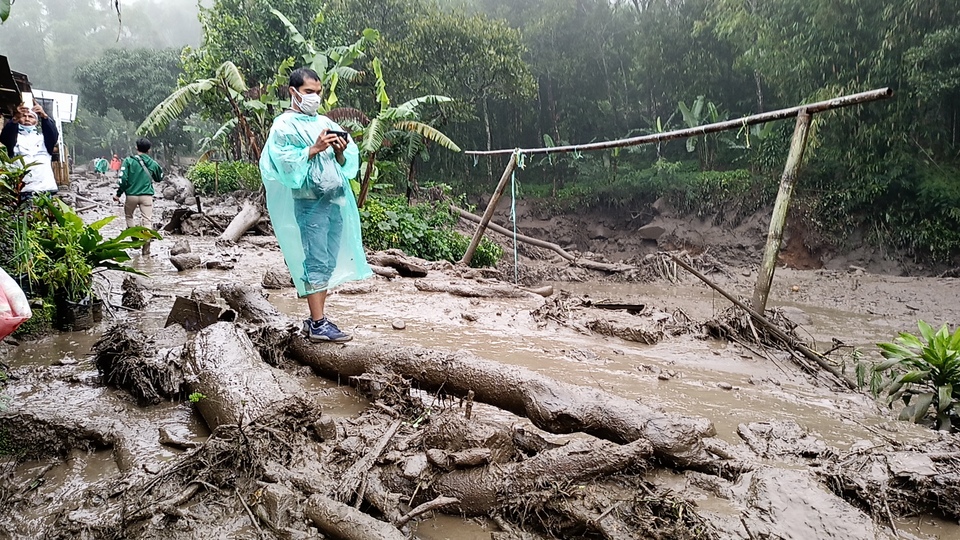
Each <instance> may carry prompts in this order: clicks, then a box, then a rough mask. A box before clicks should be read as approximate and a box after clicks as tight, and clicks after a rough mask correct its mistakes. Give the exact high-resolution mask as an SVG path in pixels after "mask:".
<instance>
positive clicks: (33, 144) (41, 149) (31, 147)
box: [0, 104, 60, 201]
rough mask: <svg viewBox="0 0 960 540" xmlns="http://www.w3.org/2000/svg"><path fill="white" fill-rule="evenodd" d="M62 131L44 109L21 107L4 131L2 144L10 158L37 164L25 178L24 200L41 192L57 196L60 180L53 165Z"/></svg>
mask: <svg viewBox="0 0 960 540" xmlns="http://www.w3.org/2000/svg"><path fill="white" fill-rule="evenodd" d="M58 140H60V132H59V131H57V124H56V123H55V122H54V121H53V120H52V119H51V118H49V117H48V116H47V113H46V112H44V110H43V107H41V106H40V105H38V104H34V106H33V108H32V109H31V108H29V107H27V106H24V105H21V106H20V107H19V108H18V109H17V114H16V116H14V117H13V119H12V120H10V121H9V122H7V123H6V125H4V126H3V130H2V131H0V143H2V144H3V146H5V147H6V148H7V155H8V156H10V157H16V156H23V159H24V162H25V163H28V164H29V163H33V164H34V165H33V166H32V167H31V168H30V172H28V173H27V175H26V176H25V177H24V178H23V186H22V187H20V190H19V191H20V200H21V201H23V200H26V199H30V198H32V197H33V196H34V195H37V194H39V193H51V194H54V193H57V191H58V187H57V180H56V178H55V177H54V176H53V166H52V164H51V162H52V159H53V154H54V152H55V149H56V146H57V141H58Z"/></svg>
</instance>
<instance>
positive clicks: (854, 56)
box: [0, 0, 960, 264]
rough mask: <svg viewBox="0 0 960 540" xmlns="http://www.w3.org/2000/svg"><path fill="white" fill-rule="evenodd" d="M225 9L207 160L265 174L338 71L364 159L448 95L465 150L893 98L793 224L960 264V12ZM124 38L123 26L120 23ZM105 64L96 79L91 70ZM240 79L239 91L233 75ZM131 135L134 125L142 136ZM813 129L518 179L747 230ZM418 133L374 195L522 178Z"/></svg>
mask: <svg viewBox="0 0 960 540" xmlns="http://www.w3.org/2000/svg"><path fill="white" fill-rule="evenodd" d="M43 1H44V2H47V3H50V2H54V3H55V2H57V1H60V0H43ZM90 3H91V5H99V3H98V2H97V1H96V0H91V2H90ZM205 5H206V6H208V7H202V8H200V12H199V20H200V26H201V29H202V32H203V35H202V39H201V40H200V41H199V44H198V45H197V44H194V43H189V42H184V43H182V44H184V45H187V44H188V45H191V47H189V48H187V49H185V50H184V51H183V54H182V55H181V61H180V65H179V69H180V71H179V75H178V77H179V82H178V83H177V84H178V87H179V88H181V89H183V88H187V87H188V86H189V85H190V84H193V83H198V82H203V81H209V84H207V86H206V87H205V88H207V89H208V90H205V91H204V92H203V95H201V96H199V97H198V99H196V100H194V101H193V102H192V103H191V104H190V105H189V106H187V107H186V108H185V110H184V111H183V114H182V116H179V117H178V119H177V120H176V121H175V122H172V123H171V124H170V125H171V126H173V128H175V129H181V130H182V131H185V132H187V133H192V134H193V140H192V143H191V144H193V150H194V151H198V150H200V151H208V150H211V149H214V150H215V151H218V152H221V153H222V154H224V157H226V158H232V159H248V160H249V159H252V157H251V154H254V153H255V152H252V146H251V144H250V141H254V142H256V141H257V140H263V138H264V137H265V134H266V129H267V127H268V126H269V122H270V119H271V118H272V116H273V115H274V114H276V112H278V111H279V110H280V108H281V107H282V106H283V99H284V94H283V92H282V80H283V75H284V74H285V73H287V72H289V70H290V69H291V68H292V67H293V66H294V65H301V64H305V63H306V64H309V63H312V62H316V61H317V58H319V57H324V58H325V60H324V61H325V62H326V64H325V65H328V67H329V68H330V69H329V70H328V74H331V75H332V74H333V73H335V72H336V74H337V76H338V80H337V83H336V87H335V88H336V92H335V94H336V98H337V100H336V102H335V103H330V107H331V108H337V107H339V108H341V109H343V108H351V109H355V110H356V113H357V114H354V115H352V116H350V118H354V119H356V120H357V122H358V123H357V124H356V125H353V126H352V127H351V131H353V132H354V135H355V137H358V136H359V137H366V134H367V132H368V131H369V129H368V128H365V127H364V125H363V122H362V121H361V120H362V119H366V118H376V117H378V111H380V113H379V116H380V117H381V120H383V121H384V122H385V123H389V122H393V123H394V125H393V127H397V126H396V124H398V123H400V122H404V121H407V120H406V119H407V118H408V117H404V119H403V120H398V118H399V117H398V116H397V115H396V114H394V113H395V112H396V111H393V112H389V113H387V114H384V111H388V110H389V107H386V106H385V101H384V99H383V98H384V97H385V96H387V95H389V100H388V101H387V102H386V103H387V104H389V105H390V106H392V105H394V104H396V103H404V102H407V101H408V100H411V99H415V98H419V97H422V96H431V95H438V96H446V97H449V98H451V100H452V101H449V102H431V103H423V104H421V106H420V107H419V108H417V109H416V111H415V113H416V115H415V120H416V121H417V122H420V123H422V124H424V125H427V126H430V127H432V128H435V129H437V130H439V131H441V132H442V133H443V134H445V135H446V136H447V137H449V139H450V140H452V141H453V142H455V143H456V146H459V148H462V149H487V148H515V147H521V148H523V147H527V148H530V147H539V146H554V145H560V144H566V143H583V142H590V141H599V140H608V139H615V138H621V137H625V136H631V135H639V134H644V133H654V132H662V131H668V130H672V129H677V128H682V127H689V126H695V125H701V124H706V123H710V122H713V121H718V120H723V119H732V118H738V117H740V116H744V115H749V114H753V113H756V112H761V111H769V110H773V109H777V108H781V107H789V106H793V105H797V104H799V103H804V102H812V101H818V100H822V99H828V98H831V97H835V96H839V95H843V94H849V93H855V92H860V91H864V90H870V89H875V88H881V87H890V88H892V89H893V90H894V92H895V97H894V98H893V99H890V100H886V101H881V102H875V103H871V104H866V105H862V106H858V107H852V108H848V109H843V110H839V111H836V112H832V113H827V114H820V115H817V116H816V117H815V121H814V126H813V130H812V133H811V138H810V142H809V145H808V149H807V154H806V163H805V167H804V169H803V171H802V173H801V179H800V182H799V184H798V186H797V191H796V194H795V197H796V199H795V203H794V206H793V210H792V217H791V219H792V220H794V221H799V222H800V223H799V225H801V226H802V227H803V228H804V229H805V230H809V231H812V232H814V233H815V234H811V235H810V238H809V240H810V242H815V243H819V244H822V245H832V246H835V247H839V248H844V247H851V246H849V245H848V244H849V243H852V242H859V241H860V240H851V239H854V238H856V239H860V238H866V239H867V241H869V242H872V243H874V244H876V245H881V246H883V247H885V248H892V249H896V250H901V251H902V252H903V253H905V254H907V255H909V256H912V257H914V258H916V259H920V260H933V261H939V262H945V263H949V262H952V263H953V264H957V263H958V262H960V261H958V259H957V257H958V256H960V139H958V135H960V134H958V128H960V118H958V113H960V67H958V66H960V0H922V1H921V0H889V1H884V2H881V1H880V0H812V1H811V0H766V1H764V2H743V1H742V0H680V1H676V0H525V1H523V2H518V1H515V0H302V1H297V2H294V1H293V0H272V1H271V2H269V3H268V2H267V1H266V0H213V1H212V2H210V3H206V4H205ZM18 7H19V6H18ZM271 9H273V10H275V11H272V10H271ZM277 13H279V14H281V15H282V17H281V16H279V15H278V14H277ZM109 16H110V13H109V12H108V11H104V20H108V18H109ZM16 20H17V16H16V15H15V16H13V17H11V19H10V21H8V23H7V24H10V23H11V22H16ZM109 20H113V19H112V18H109ZM5 27H6V25H5ZM367 29H373V30H376V31H377V32H376V33H371V32H369V31H367ZM0 37H2V36H0ZM48 41H53V42H55V40H50V39H48ZM147 46H148V47H153V48H154V49H156V47H157V46H156V45H147ZM164 46H166V45H164ZM18 54H20V53H18ZM158 54H161V53H160V52H158ZM346 57H349V58H346ZM345 58H346V60H349V61H345ZM95 61H97V59H96V58H92V59H90V61H89V62H87V63H83V65H84V66H87V68H86V69H88V70H89V65H90V64H91V63H92V62H95ZM374 61H376V62H377V63H378V64H379V65H380V66H382V73H380V76H375V70H374V68H373V63H374ZM225 62H230V63H232V64H231V65H234V66H235V68H236V75H237V76H239V79H238V78H237V77H234V76H233V72H230V73H227V71H224V70H223V69H221V68H222V67H223V65H224V63H225ZM156 65H161V64H159V63H158V64H156ZM334 68H336V69H334ZM83 69H84V68H83V67H81V69H80V70H78V71H77V79H78V81H82V80H83V78H82V75H83ZM98 69H109V68H98ZM115 71H117V72H118V73H124V72H125V71H124V70H115ZM228 75H230V76H228ZM130 76H131V77H135V78H138V79H143V78H144V77H143V75H142V73H136V72H132V73H131V75H130ZM165 77H166V76H165ZM154 80H155V81H156V84H158V85H163V86H164V88H167V92H168V93H169V92H170V91H172V90H174V88H173V87H172V86H171V85H170V83H169V78H168V77H166V78H164V81H166V82H163V81H160V78H159V77H149V78H148V80H140V81H139V84H144V83H149V81H154ZM326 82H327V87H328V88H330V87H331V86H333V84H331V83H333V80H332V79H328V80H327V81H326ZM233 83H238V84H234V85H233V86H231V84H233ZM239 83H242V84H239ZM71 84H76V83H71ZM111 84H112V83H111ZM119 87H120V86H118V88H119ZM135 88H142V86H136V87H135ZM193 88H197V87H193ZM80 89H81V103H84V102H85V101H90V102H92V101H94V98H93V97H92V96H91V95H87V94H90V93H91V92H95V89H89V88H88V89H84V88H83V86H82V85H81V88H80ZM217 89H220V90H217ZM278 90H279V91H278ZM191 92H192V90H191ZM231 92H232V93H231ZM136 93H137V94H138V95H139V94H145V93H147V91H146V90H145V89H144V90H137V91H136ZM111 95H112V96H113V97H115V98H116V99H117V100H118V102H117V103H115V104H114V105H112V106H110V107H108V108H107V109H105V110H107V112H110V110H114V111H121V110H124V107H123V106H122V103H120V102H119V100H120V98H122V97H123V95H124V92H123V91H111ZM151 95H152V94H151ZM268 95H270V96H276V97H275V98H270V99H267V98H266V97H265V96H268ZM344 110H346V109H344ZM407 112H414V111H407ZM126 114H127V113H124V115H120V116H122V117H123V118H120V119H117V122H119V120H124V121H128V122H133V123H139V122H142V120H143V118H142V117H138V118H132V117H128V116H126ZM130 114H131V115H132V116H143V113H142V112H138V113H130ZM108 116H109V115H108ZM792 127H793V122H792V121H781V122H778V123H774V124H767V125H764V126H754V127H753V128H751V129H743V130H741V131H739V132H734V131H731V132H726V133H721V134H716V135H708V136H704V137H699V138H697V139H690V140H687V141H682V140H679V141H672V142H668V143H663V144H660V145H649V146H643V147H634V148H630V149H624V150H619V151H605V152H592V153H584V154H568V155H564V156H551V157H550V158H548V159H539V158H536V159H535V158H530V159H528V160H527V162H526V168H525V169H524V170H522V171H521V172H520V173H519V179H520V181H521V192H522V194H523V196H524V197H535V196H539V197H543V198H544V200H545V204H548V205H549V206H551V207H554V208H557V209H558V210H571V209H575V210H577V211H582V210H584V209H590V208H592V209H596V210H598V211H603V212H610V211H623V212H628V211H629V212H631V213H633V214H638V213H639V212H642V211H643V210H644V208H645V207H646V205H648V204H649V203H650V202H652V201H654V200H656V199H658V198H661V197H665V198H666V199H667V200H668V201H669V202H671V203H672V204H673V206H675V207H676V208H678V209H680V210H682V211H687V212H691V213H696V214H700V215H702V216H717V217H716V219H719V220H727V221H731V220H732V221H735V220H737V219H740V218H741V217H744V216H747V215H749V214H750V213H751V212H753V211H755V210H756V209H757V208H761V207H763V206H764V205H766V204H769V203H770V202H771V201H772V198H773V196H774V194H775V193H776V185H777V180H778V177H779V175H780V173H781V169H782V167H783V162H784V160H785V156H786V151H787V144H788V141H789V138H790V133H791V131H792ZM400 131H403V130H402V129H399V130H397V129H395V130H394V131H393V132H392V134H391V132H383V133H381V135H383V136H382V137H374V138H373V139H372V141H371V142H372V143H381V144H370V145H367V146H366V147H365V149H364V157H370V156H373V158H372V159H370V163H371V165H374V164H375V166H376V168H375V169H374V168H370V169H369V170H370V171H372V172H373V173H374V174H375V175H376V178H374V179H372V180H373V181H376V182H377V183H379V184H389V185H392V186H393V187H394V190H395V191H396V193H397V194H399V195H408V196H415V195H416V192H417V190H418V186H419V185H424V184H426V183H428V182H433V183H445V184H450V185H453V186H454V188H455V191H456V192H460V193H474V194H475V193H481V192H489V191H490V190H491V189H492V183H493V182H494V181H495V177H496V176H497V175H498V174H499V170H500V169H501V168H502V167H503V165H504V163H505V159H506V158H503V159H495V160H486V159H479V160H474V159H470V158H468V157H465V156H463V155H462V154H460V153H457V152H450V151H447V150H445V149H444V148H442V146H443V145H440V144H437V143H435V142H430V141H433V140H437V139H435V138H433V139H431V137H429V136H425V135H424V134H425V133H428V132H426V131H424V129H420V130H419V131H417V132H416V134H415V135H411V133H412V132H409V131H408V132H407V133H406V134H402V133H400ZM164 133H165V132H164ZM164 136H167V135H166V134H165V135H164ZM132 139H133V137H131V138H130V140H132ZM358 140H362V139H358ZM171 144H173V143H171ZM201 145H203V148H200V146H201ZM446 148H451V147H450V146H449V145H447V146H446ZM812 247H822V246H821V245H817V246H812Z"/></svg>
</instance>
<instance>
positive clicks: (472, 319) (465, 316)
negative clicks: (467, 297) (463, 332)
mask: <svg viewBox="0 0 960 540" xmlns="http://www.w3.org/2000/svg"><path fill="white" fill-rule="evenodd" d="M460 318H461V319H463V320H465V321H470V322H476V320H477V316H476V315H475V314H473V313H461V314H460Z"/></svg>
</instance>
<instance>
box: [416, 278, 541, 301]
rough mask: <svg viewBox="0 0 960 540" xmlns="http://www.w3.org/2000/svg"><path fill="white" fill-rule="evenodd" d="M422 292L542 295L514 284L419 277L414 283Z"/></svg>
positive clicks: (524, 296) (496, 296) (491, 296)
mask: <svg viewBox="0 0 960 540" xmlns="http://www.w3.org/2000/svg"><path fill="white" fill-rule="evenodd" d="M413 285H414V286H415V287H416V288H417V290H418V291H421V292H445V293H450V294H452V295H454V296H462V297H464V298H539V297H540V295H538V294H536V293H533V292H529V291H525V290H523V289H519V288H517V287H514V286H513V285H464V284H459V283H440V282H438V281H426V280H422V279H418V280H417V281H415V282H414V283H413Z"/></svg>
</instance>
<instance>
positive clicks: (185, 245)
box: [170, 238, 193, 256]
mask: <svg viewBox="0 0 960 540" xmlns="http://www.w3.org/2000/svg"><path fill="white" fill-rule="evenodd" d="M191 251H193V250H192V249H191V248H190V242H188V241H187V239H186V238H181V239H179V240H177V241H176V242H174V243H173V247H171V248H170V255H171V256H174V255H183V254H184V253H190V252H191Z"/></svg>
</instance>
